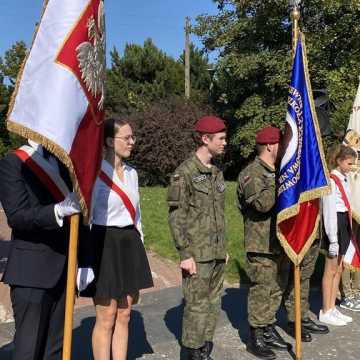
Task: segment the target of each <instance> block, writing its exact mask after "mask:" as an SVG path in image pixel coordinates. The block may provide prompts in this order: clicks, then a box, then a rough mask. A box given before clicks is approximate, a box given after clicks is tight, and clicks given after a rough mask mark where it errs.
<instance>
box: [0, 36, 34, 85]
mask: <svg viewBox="0 0 360 360" xmlns="http://www.w3.org/2000/svg"><path fill="white" fill-rule="evenodd" d="M26 51H27V50H26V45H25V43H24V42H23V41H17V42H16V43H15V44H14V45H13V46H12V47H11V48H10V49H9V50H7V51H6V52H5V56H4V60H1V61H0V73H1V74H2V76H3V77H6V78H7V79H8V80H9V82H10V84H11V85H12V86H14V85H15V81H16V77H17V74H18V73H19V70H20V67H21V64H22V63H23V61H24V58H25V56H26Z"/></svg>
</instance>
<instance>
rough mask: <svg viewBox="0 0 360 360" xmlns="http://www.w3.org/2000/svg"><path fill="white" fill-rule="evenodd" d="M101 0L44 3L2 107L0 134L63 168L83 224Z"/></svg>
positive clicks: (95, 141) (96, 166)
mask: <svg viewBox="0 0 360 360" xmlns="http://www.w3.org/2000/svg"><path fill="white" fill-rule="evenodd" d="M104 19H105V16H104V1H103V0H44V8H43V13H42V17H41V21H40V23H39V25H38V26H37V29H36V32H35V35H34V39H33V43H32V46H31V49H30V52H29V53H28V55H27V57H26V59H25V61H24V63H23V65H22V68H21V70H20V73H19V76H18V78H17V82H16V87H15V91H14V94H13V96H12V100H11V103H10V107H9V113H8V117H7V128H8V130H9V131H12V132H14V133H16V134H18V135H21V136H23V137H25V138H27V139H31V140H33V141H36V142H37V143H40V144H41V145H43V146H44V147H45V148H46V149H48V150H49V151H50V152H52V153H53V154H54V155H55V156H56V157H57V158H58V159H60V160H61V161H62V162H63V164H64V165H65V166H66V167H67V168H68V170H69V174H70V177H71V180H72V183H73V187H74V191H75V192H76V193H77V195H78V197H79V201H80V205H81V209H82V214H83V216H84V220H85V222H87V221H88V219H89V212H90V209H91V199H92V191H93V186H94V184H95V181H96V178H97V175H98V172H99V170H100V165H101V154H102V138H103V120H104V80H105V74H106V65H105V20H104ZM70 223H71V225H70V243H69V256H68V274H67V290H66V310H65V328H64V348H63V360H69V359H71V342H72V324H73V309H74V299H75V278H76V263H77V248H78V227H79V215H74V216H72V217H71V220H70Z"/></svg>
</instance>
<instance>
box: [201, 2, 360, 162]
mask: <svg viewBox="0 0 360 360" xmlns="http://www.w3.org/2000/svg"><path fill="white" fill-rule="evenodd" d="M214 2H215V3H217V5H218V9H219V13H218V14H217V15H215V16H200V17H198V19H197V26H196V28H195V31H196V33H197V34H198V35H199V36H201V38H202V41H203V44H204V46H205V48H206V49H207V50H208V51H213V50H217V51H219V62H218V63H217V65H216V72H215V84H214V87H213V91H212V101H213V104H214V106H215V108H216V110H217V111H218V112H220V113H221V114H222V115H223V116H224V117H226V118H228V119H229V120H230V121H229V123H230V124H231V126H232V130H233V135H232V138H231V141H232V143H233V144H234V145H236V146H237V147H238V151H239V152H240V154H241V156H242V157H243V159H247V158H249V157H250V156H251V155H252V152H253V149H254V132H255V131H256V130H257V129H258V128H260V127H262V126H264V125H265V124H271V123H275V124H278V125H280V124H283V123H284V118H285V111H286V100H287V91H288V83H289V79H290V70H291V55H290V54H291V30H292V24H291V19H290V9H289V5H288V1H287V0H214ZM302 3H303V5H302V9H301V14H302V17H301V21H300V27H301V28H302V30H303V32H304V33H305V34H306V39H307V48H308V54H309V67H310V77H311V81H312V87H313V88H314V89H316V88H326V89H327V90H328V95H329V98H330V101H331V103H332V104H333V105H334V107H333V109H332V112H331V123H332V127H333V130H334V131H335V132H339V130H341V129H343V128H345V127H346V125H347V122H348V118H349V114H350V110H351V106H352V102H353V99H354V96H355V92H356V89H357V84H358V73H359V65H358V64H359V63H360V52H359V50H358V49H359V48H360V43H359V41H360V37H359V35H360V34H359V33H360V26H359V25H358V24H359V23H360V3H359V2H358V1H356V0H346V1H340V0H328V1H326V2H325V1H322V0H304V1H303V2H302ZM339 19H341V21H339Z"/></svg>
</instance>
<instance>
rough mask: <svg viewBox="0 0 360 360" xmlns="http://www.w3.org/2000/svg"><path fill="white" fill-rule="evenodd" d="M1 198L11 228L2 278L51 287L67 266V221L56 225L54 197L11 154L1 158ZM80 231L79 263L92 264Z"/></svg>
mask: <svg viewBox="0 0 360 360" xmlns="http://www.w3.org/2000/svg"><path fill="white" fill-rule="evenodd" d="M67 182H68V181H67ZM0 201H1V203H2V206H3V208H4V211H5V214H6V216H7V220H8V223H9V226H10V227H11V229H12V244H11V245H12V246H11V249H10V253H9V257H8V261H7V265H6V269H5V272H4V275H3V278H2V281H3V282H5V283H7V284H10V285H18V286H25V287H38V288H44V289H49V288H52V287H54V286H55V285H56V284H57V282H58V281H59V279H60V277H61V275H62V274H63V272H64V270H65V266H66V265H67V251H68V242H69V224H68V223H69V222H68V221H64V225H63V226H62V227H60V226H59V225H58V223H57V222H56V218H55V213H54V205H55V203H56V201H55V199H54V198H53V196H52V195H51V194H50V193H49V191H48V190H47V189H46V187H45V186H44V185H43V184H42V182H41V181H40V180H39V179H38V178H37V177H36V175H35V174H34V173H33V172H32V171H31V170H30V169H29V168H28V167H27V165H25V164H24V163H23V162H22V161H21V160H20V159H19V158H18V157H17V156H16V155H15V154H14V153H10V154H8V155H6V156H5V157H4V158H3V159H1V160H0ZM80 233H81V236H80V249H79V255H80V257H79V266H83V267H87V266H91V264H92V257H91V251H90V247H88V246H87V245H89V243H88V241H87V240H88V238H87V234H88V231H87V229H86V228H84V227H82V226H80ZM88 250H89V251H88Z"/></svg>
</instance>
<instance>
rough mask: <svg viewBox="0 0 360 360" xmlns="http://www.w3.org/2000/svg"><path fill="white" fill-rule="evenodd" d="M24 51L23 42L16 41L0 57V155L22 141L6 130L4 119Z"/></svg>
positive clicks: (24, 54)
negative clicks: (2, 56)
mask: <svg viewBox="0 0 360 360" xmlns="http://www.w3.org/2000/svg"><path fill="white" fill-rule="evenodd" d="M26 51H27V50H26V45H25V43H24V42H23V41H18V42H16V43H15V44H14V45H13V46H12V47H11V48H10V49H9V50H7V51H6V52H5V55H4V59H2V58H1V57H0V156H2V155H4V154H5V153H6V152H7V151H8V150H9V149H13V148H16V147H18V146H19V145H20V144H21V143H22V142H23V140H22V138H20V137H19V136H17V135H15V134H11V133H9V132H8V131H7V130H6V125H5V121H6V114H7V112H8V108H9V102H10V97H11V94H12V92H13V91H14V85H15V82H16V77H17V75H18V73H19V71H20V67H21V64H22V63H23V61H24V58H25V56H26Z"/></svg>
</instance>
